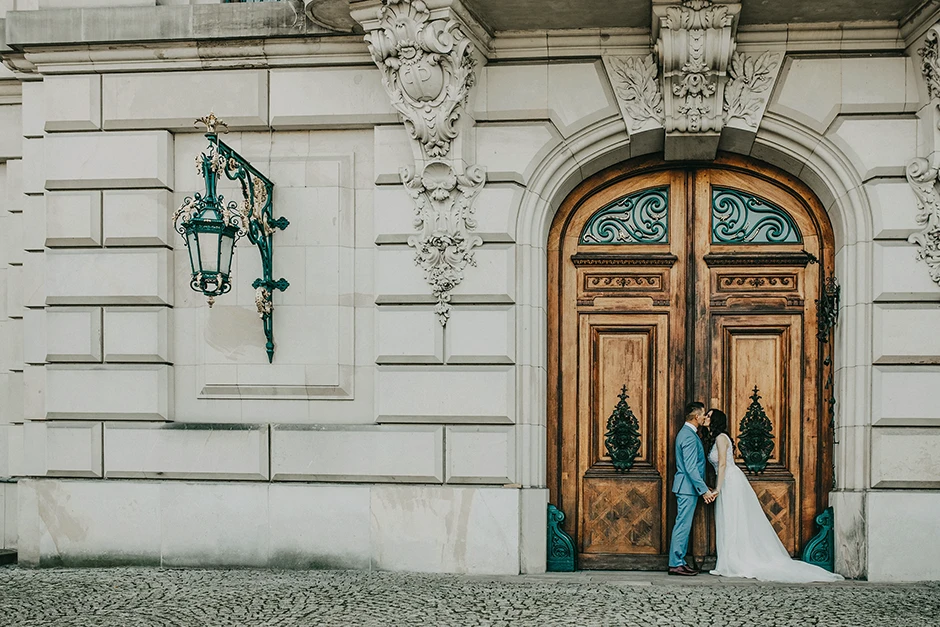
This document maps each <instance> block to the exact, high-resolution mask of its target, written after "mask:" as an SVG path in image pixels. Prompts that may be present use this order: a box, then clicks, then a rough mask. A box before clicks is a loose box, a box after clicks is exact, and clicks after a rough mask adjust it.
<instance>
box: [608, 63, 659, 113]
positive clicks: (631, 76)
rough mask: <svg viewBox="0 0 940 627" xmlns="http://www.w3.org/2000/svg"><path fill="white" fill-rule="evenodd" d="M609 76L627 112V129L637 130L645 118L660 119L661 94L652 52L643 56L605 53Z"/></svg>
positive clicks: (657, 71)
mask: <svg viewBox="0 0 940 627" xmlns="http://www.w3.org/2000/svg"><path fill="white" fill-rule="evenodd" d="M608 63H609V66H610V73H611V80H612V82H613V84H614V91H615V92H616V93H617V98H619V100H620V102H621V105H622V106H623V109H624V111H626V113H627V114H628V115H629V116H630V130H633V131H635V130H637V129H639V128H640V127H642V126H643V123H644V122H646V120H650V119H652V120H655V121H656V122H658V123H660V124H662V123H663V94H662V91H661V90H660V86H659V81H658V80H657V74H658V73H659V68H657V67H656V61H655V60H654V59H653V55H651V54H650V55H647V56H645V57H609V58H608Z"/></svg>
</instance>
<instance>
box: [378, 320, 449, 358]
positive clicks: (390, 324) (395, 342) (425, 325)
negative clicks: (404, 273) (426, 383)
mask: <svg viewBox="0 0 940 627" xmlns="http://www.w3.org/2000/svg"><path fill="white" fill-rule="evenodd" d="M375 320H376V327H375V341H376V346H377V349H376V357H375V362H376V363H379V364H440V363H443V362H444V329H443V328H442V327H441V322H440V320H439V319H438V317H437V314H435V313H434V310H433V309H432V308H429V307H379V308H377V309H376V312H375Z"/></svg>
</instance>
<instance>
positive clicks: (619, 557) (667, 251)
mask: <svg viewBox="0 0 940 627" xmlns="http://www.w3.org/2000/svg"><path fill="white" fill-rule="evenodd" d="M831 241H832V235H831V227H830V225H829V223H828V221H827V220H826V217H825V213H824V211H823V210H822V208H821V206H820V205H819V203H818V201H817V200H816V199H815V197H814V196H813V195H812V194H811V193H810V192H809V190H807V189H806V188H805V187H804V186H803V185H802V184H801V183H799V182H798V181H796V180H794V179H792V178H791V177H789V176H787V175H784V174H782V173H779V172H777V171H774V170H771V169H769V168H765V167H763V166H759V165H756V164H753V163H750V162H745V161H743V160H740V159H732V158H721V159H719V160H718V161H716V162H715V164H713V165H711V166H709V167H707V168H706V167H702V168H698V167H689V168H681V169H675V168H672V169H667V167H666V166H665V165H663V164H661V163H658V162H652V161H647V162H644V163H640V164H630V165H628V166H621V167H619V168H616V169H612V170H609V171H607V172H604V173H601V174H599V175H597V176H595V177H593V178H592V179H590V180H588V181H585V182H584V183H583V184H582V185H581V186H579V187H578V188H577V189H576V190H575V191H574V192H572V194H571V195H570V196H569V198H568V199H567V200H566V201H565V203H564V204H563V206H562V207H561V209H560V210H559V212H558V215H557V216H556V218H555V222H554V223H553V226H552V230H551V235H550V238H549V282H550V283H549V286H550V287H549V294H550V296H549V363H550V372H549V442H550V443H551V444H550V446H549V487H550V489H551V499H552V503H553V504H556V505H558V506H559V508H560V509H562V511H564V512H565V514H566V515H567V518H566V520H565V525H564V526H565V529H566V531H568V533H570V534H571V535H572V537H573V538H574V539H575V548H576V551H577V555H578V565H579V567H580V568H631V569H636V568H640V569H642V568H664V567H665V564H666V557H665V556H666V553H667V552H668V541H669V534H670V532H671V528H672V523H673V517H674V508H675V499H674V497H673V496H672V494H671V485H672V484H671V482H672V478H673V473H674V469H675V460H674V454H673V448H674V438H675V435H676V432H677V431H678V429H679V427H680V426H681V424H682V410H683V407H684V405H685V404H686V402H688V401H689V400H702V401H703V402H705V403H706V404H707V405H710V406H715V407H719V408H721V409H723V410H724V411H726V412H727V414H728V417H729V420H730V422H731V425H732V434H731V435H732V437H733V438H735V439H736V440H737V438H738V430H739V425H740V422H741V420H742V418H744V416H745V414H746V413H747V411H748V408H749V406H751V404H752V402H753V399H752V396H753V395H754V393H755V391H754V388H755V387H757V388H758V390H759V397H760V400H759V403H760V406H761V408H762V409H763V411H764V412H765V414H766V416H767V419H768V420H767V421H759V424H760V428H762V429H765V430H766V429H767V425H768V424H769V434H765V436H766V438H765V439H767V440H769V441H771V442H772V443H773V446H772V448H769V447H768V446H767V445H766V441H765V442H764V443H763V445H762V446H763V449H762V451H763V452H762V453H761V455H764V456H765V457H766V459H765V460H763V459H762V460H760V461H762V463H763V470H762V471H761V472H760V473H759V474H755V473H749V477H750V479H751V481H752V485H753V487H754V489H755V491H756V492H757V495H758V498H759V500H760V501H761V503H762V504H763V506H764V509H765V512H766V513H767V515H768V518H769V519H770V521H771V523H772V524H773V526H774V528H775V529H776V530H777V533H778V534H779V535H780V537H781V540H782V541H783V542H784V545H785V546H786V547H787V548H788V549H789V550H790V551H791V553H793V554H796V553H797V551H799V550H800V549H801V548H802V545H803V544H804V543H805V542H806V541H808V540H809V538H810V537H811V536H812V533H813V525H812V520H813V517H814V516H815V515H816V514H817V513H818V511H820V510H821V509H823V508H824V506H825V505H826V501H827V494H828V491H829V489H830V487H831V460H830V459H829V454H830V453H829V451H831V446H826V445H825V444H826V443H827V442H828V441H829V439H830V438H831V436H830V434H829V433H828V431H824V429H825V428H827V427H828V422H827V421H825V420H822V417H823V415H824V409H823V407H822V395H821V393H820V389H821V381H820V354H819V347H818V341H817V339H816V338H817V333H816V331H817V319H816V306H815V301H816V299H817V298H819V296H820V285H821V276H822V275H823V271H824V270H825V269H827V268H831V264H832V247H831ZM624 386H625V387H626V393H627V394H628V395H629V406H630V409H631V410H632V414H633V417H635V419H636V423H635V424H634V423H633V422H632V420H631V422H630V425H631V426H630V429H629V431H630V434H631V435H630V437H631V438H635V434H636V433H638V434H639V448H638V450H637V453H636V455H635V458H634V461H633V464H632V466H630V467H629V468H627V469H624V468H622V466H623V464H618V466H619V467H615V465H614V463H613V461H614V460H612V459H611V456H610V448H609V447H608V445H607V444H606V440H605V434H607V433H608V423H609V422H610V420H609V419H610V418H611V415H612V413H613V412H614V411H615V409H616V408H617V406H618V403H619V402H621V398H620V395H621V393H622V392H623V388H624ZM621 412H622V409H621ZM751 422H752V423H753V422H755V421H754V420H752V421H751ZM611 424H614V423H613V422H611ZM755 424H756V423H755ZM771 436H772V437H771ZM632 452H633V451H632V449H631V450H630V453H631V454H632ZM738 463H739V464H740V465H741V467H742V469H745V470H746V471H747V469H746V467H745V466H744V462H743V460H742V459H741V458H740V455H738ZM760 465H761V464H758V466H760ZM711 519H712V516H711V509H710V508H707V507H700V508H699V513H698V515H697V518H696V522H695V526H694V530H693V541H692V545H691V551H692V552H693V553H694V554H695V555H696V556H698V557H704V556H709V555H713V554H714V533H713V529H712V527H713V523H712V521H711Z"/></svg>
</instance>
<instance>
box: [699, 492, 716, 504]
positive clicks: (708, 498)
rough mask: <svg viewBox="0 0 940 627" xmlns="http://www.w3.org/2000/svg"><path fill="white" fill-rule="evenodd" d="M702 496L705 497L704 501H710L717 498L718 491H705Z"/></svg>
mask: <svg viewBox="0 0 940 627" xmlns="http://www.w3.org/2000/svg"><path fill="white" fill-rule="evenodd" d="M702 498H704V499H705V502H706V503H711V502H712V501H714V500H715V499H716V498H718V493H717V492H713V491H711V490H709V491H708V492H706V493H705V494H703V495H702Z"/></svg>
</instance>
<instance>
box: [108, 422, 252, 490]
mask: <svg viewBox="0 0 940 627" xmlns="http://www.w3.org/2000/svg"><path fill="white" fill-rule="evenodd" d="M104 443H105V444H104V446H105V449H104V472H105V476H106V477H108V478H118V477H120V478H147V479H159V478H166V479H257V480H264V479H267V478H268V426H267V425H261V426H255V425H219V424H211V425H210V424H188V423H173V424H168V425H152V424H134V423H119V424H114V423H107V424H106V425H105V435H104Z"/></svg>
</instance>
